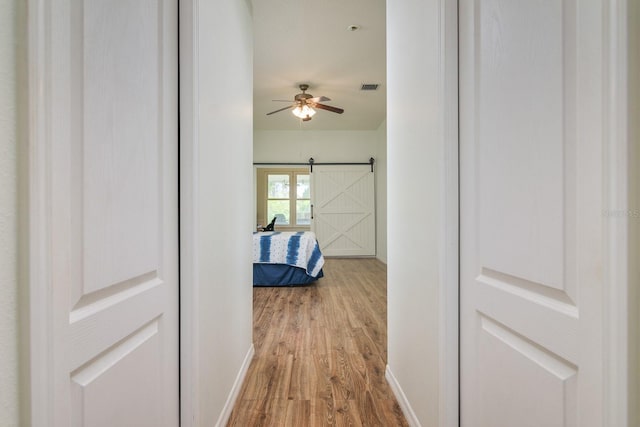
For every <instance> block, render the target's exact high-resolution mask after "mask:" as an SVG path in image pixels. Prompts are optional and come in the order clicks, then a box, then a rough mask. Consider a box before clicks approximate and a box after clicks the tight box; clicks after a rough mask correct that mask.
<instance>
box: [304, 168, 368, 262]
mask: <svg viewBox="0 0 640 427" xmlns="http://www.w3.org/2000/svg"><path fill="white" fill-rule="evenodd" d="M311 205H312V208H311V217H312V219H311V230H312V231H313V232H315V233H316V237H317V238H318V244H319V245H320V249H321V250H322V253H323V254H324V255H326V256H373V255H375V254H376V218H375V188H374V175H373V172H372V171H371V166H370V165H326V166H325V165H318V166H314V167H313V171H312V172H311Z"/></svg>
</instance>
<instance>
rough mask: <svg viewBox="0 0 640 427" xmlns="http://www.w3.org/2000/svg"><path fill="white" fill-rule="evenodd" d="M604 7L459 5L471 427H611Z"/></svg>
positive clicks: (464, 324) (498, 1) (465, 347)
mask: <svg viewBox="0 0 640 427" xmlns="http://www.w3.org/2000/svg"><path fill="white" fill-rule="evenodd" d="M596 3H598V2H586V3H585V2H582V3H580V4H579V5H578V4H577V3H576V1H575V0H565V1H560V0H556V1H545V2H529V1H518V2H514V1H511V0H464V1H461V2H460V156H461V157H460V171H461V176H460V183H461V192H460V194H461V200H460V212H461V229H460V231H461V309H460V310H461V420H462V425H463V426H491V427H498V426H514V425H518V426H577V425H579V426H596V425H601V421H602V400H601V395H600V393H601V390H602V372H601V369H602V368H601V363H602V358H601V354H602V336H601V327H602V317H601V315H602V313H601V304H600V301H598V299H597V298H594V297H595V295H596V294H598V293H599V292H601V290H602V276H601V271H600V269H599V268H598V266H599V265H601V262H602V256H601V253H600V250H601V245H602V232H601V218H600V215H601V212H602V210H601V208H602V205H601V199H600V194H601V189H602V175H601V164H600V163H599V162H598V158H599V156H600V153H601V149H602V148H601V140H600V135H601V128H600V125H599V123H600V119H601V116H599V112H600V110H599V109H600V105H601V95H600V90H601V86H600V85H601V81H600V80H599V77H600V70H601V63H602V62H601V61H602V59H601V57H600V56H599V55H600V48H601V46H600V39H599V34H600V33H599V32H600V31H601V27H600V24H599V23H598V19H599V16H600V14H601V13H602V12H601V9H600V8H601V6H598V5H597V4H596ZM600 19H601V16H600Z"/></svg>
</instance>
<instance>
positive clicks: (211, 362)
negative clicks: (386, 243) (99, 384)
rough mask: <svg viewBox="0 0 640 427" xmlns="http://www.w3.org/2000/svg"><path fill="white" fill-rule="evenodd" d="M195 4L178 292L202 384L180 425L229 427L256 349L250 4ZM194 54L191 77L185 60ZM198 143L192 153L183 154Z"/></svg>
mask: <svg viewBox="0 0 640 427" xmlns="http://www.w3.org/2000/svg"><path fill="white" fill-rule="evenodd" d="M190 4H191V3H190ZM192 4H193V5H194V9H193V10H190V6H189V5H187V2H185V3H184V4H183V9H181V13H182V14H185V13H191V15H190V17H191V18H192V19H193V20H194V21H195V22H194V25H193V31H195V35H194V36H195V38H194V45H193V46H189V44H190V42H189V41H188V40H187V39H185V35H184V34H183V36H182V38H183V41H182V43H184V44H182V45H181V49H182V51H181V61H182V66H181V79H186V77H187V75H188V76H189V77H190V78H192V79H193V83H194V87H193V88H194V90H195V92H194V93H191V92H190V88H189V87H187V86H184V85H183V86H181V90H183V92H182V94H181V96H182V97H183V98H182V100H183V102H184V99H186V98H185V97H191V96H192V97H193V102H192V103H190V104H189V105H182V106H181V108H182V110H183V111H182V113H181V114H182V115H183V116H182V117H183V118H184V119H185V120H183V122H182V123H181V125H182V128H183V131H184V133H183V134H182V138H183V139H182V142H181V144H183V147H182V149H183V151H182V154H183V155H190V156H191V157H190V159H189V161H191V162H192V165H193V171H188V170H184V168H183V170H182V171H181V176H182V177H183V178H184V177H185V176H190V178H191V179H193V180H194V181H193V183H192V184H193V186H192V187H190V188H191V189H192V190H193V193H192V194H190V193H189V188H187V187H185V186H184V185H185V183H184V181H183V184H182V185H183V187H182V189H183V192H184V194H182V196H181V197H183V199H182V200H183V202H184V200H185V198H186V197H192V198H193V202H194V206H195V210H194V211H189V213H188V215H186V213H185V211H184V210H183V211H182V212H183V217H182V218H181V222H182V224H181V229H182V230H183V232H184V234H183V236H182V238H183V239H185V238H188V239H190V240H191V241H192V243H193V245H192V246H190V247H184V246H183V256H184V257H189V260H188V261H189V264H187V265H185V264H183V268H184V271H183V273H184V274H183V275H182V279H183V282H182V284H181V286H182V287H183V290H182V292H183V297H185V298H187V299H188V303H187V304H190V305H191V307H190V308H191V310H190V313H183V315H184V316H183V321H186V322H193V324H183V329H182V333H183V339H186V340H193V342H192V343H190V344H192V345H191V347H190V348H192V349H193V351H194V353H193V354H183V363H185V365H183V367H186V368H187V369H192V368H193V369H195V373H196V375H195V376H194V377H190V378H185V381H186V382H183V387H184V386H186V387H187V388H186V389H183V399H186V400H184V403H185V404H186V403H187V401H188V402H189V403H188V404H190V405H191V407H192V408H193V410H194V419H193V420H185V419H184V418H183V424H184V425H194V426H199V425H200V426H213V425H218V424H217V423H219V424H220V425H224V423H225V420H226V417H227V416H228V415H229V410H230V409H231V406H232V405H233V401H232V400H233V393H235V392H237V391H238V387H239V386H240V383H239V382H238V381H239V380H241V379H242V378H241V376H242V373H243V372H244V369H245V368H246V367H247V363H248V362H249V361H250V356H251V354H252V353H251V352H252V349H253V347H252V289H253V288H252V269H251V266H252V264H251V262H252V261H251V232H252V231H253V222H254V219H253V210H252V206H253V204H252V201H251V199H250V198H249V197H247V195H248V194H252V191H253V167H252V160H253V154H252V150H253V144H252V142H253V141H252V139H253V136H252V130H253V119H252V117H253V116H252V114H253V112H252V99H253V73H252V70H253V63H252V61H253V51H252V43H253V41H252V40H253V39H252V22H251V12H250V3H249V2H248V1H237V0H219V1H215V2H212V1H200V0H193V2H192ZM183 18H184V19H187V17H186V16H184V15H183ZM191 18H190V19H191ZM182 22H183V24H184V21H182ZM182 29H183V30H186V28H185V25H182ZM188 49H192V50H190V51H187V50H188ZM192 52H194V54H193V55H194V57H195V63H194V69H193V70H191V69H189V68H188V64H189V61H186V60H185V59H184V56H182V55H186V54H191V53H192ZM184 81H185V80H183V82H184ZM191 109H192V111H191ZM187 115H190V118H189V117H188V116H187ZM190 120H193V122H191V121H190ZM192 125H193V127H192ZM190 129H193V135H190ZM187 140H188V141H187ZM191 141H193V147H192V148H193V151H190V148H189V146H187V145H186V144H190V143H191ZM184 160H185V159H183V161H184ZM182 164H183V166H184V165H185V163H182ZM189 227H192V229H191V230H190V231H188V228H189ZM187 231H188V232H187ZM184 241H185V240H183V243H184ZM183 259H186V258H183ZM185 278H186V279H187V281H185ZM183 307H184V306H183ZM185 327H186V328H187V329H186V330H185V329H184V328H185ZM183 342H184V341H183ZM185 360H187V361H186V362H185ZM239 376H240V377H239Z"/></svg>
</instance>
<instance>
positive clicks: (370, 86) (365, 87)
mask: <svg viewBox="0 0 640 427" xmlns="http://www.w3.org/2000/svg"><path fill="white" fill-rule="evenodd" d="M378 86H380V85H379V84H378V83H362V86H360V90H378Z"/></svg>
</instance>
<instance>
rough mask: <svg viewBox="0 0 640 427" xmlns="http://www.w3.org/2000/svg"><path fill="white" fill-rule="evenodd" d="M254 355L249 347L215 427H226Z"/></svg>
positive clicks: (252, 348)
mask: <svg viewBox="0 0 640 427" xmlns="http://www.w3.org/2000/svg"><path fill="white" fill-rule="evenodd" d="M254 354H255V348H254V347H253V344H251V347H249V351H248V352H247V355H246V356H245V357H244V361H243V362H242V366H241V367H240V371H239V372H238V375H237V376H236V380H235V381H234V382H233V387H231V392H229V396H228V397H227V401H226V402H225V404H224V406H223V407H222V411H221V412H220V417H218V421H217V422H216V427H222V426H226V425H227V422H228V421H229V417H230V416H231V412H232V411H233V407H234V406H235V404H236V400H238V396H239V395H240V389H242V383H243V382H244V378H245V377H246V376H247V371H248V370H249V366H250V365H251V361H252V360H253V355H254Z"/></svg>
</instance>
